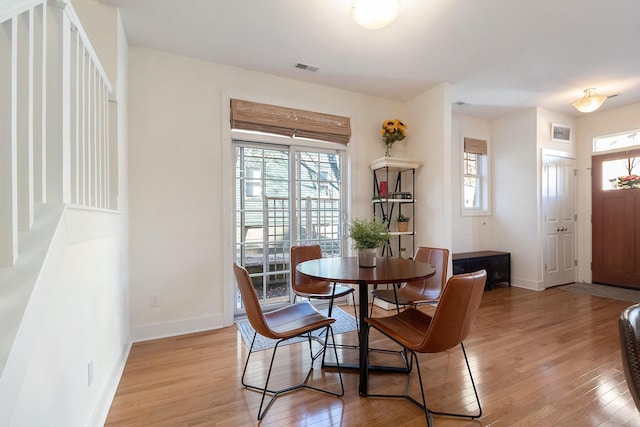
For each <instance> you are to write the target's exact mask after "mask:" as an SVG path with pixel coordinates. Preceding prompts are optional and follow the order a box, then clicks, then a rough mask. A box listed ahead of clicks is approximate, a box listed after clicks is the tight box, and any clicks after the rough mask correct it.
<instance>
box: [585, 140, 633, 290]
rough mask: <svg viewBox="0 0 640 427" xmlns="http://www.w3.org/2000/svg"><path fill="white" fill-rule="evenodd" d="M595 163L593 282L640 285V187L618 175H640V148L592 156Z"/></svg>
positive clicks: (628, 285) (593, 182) (593, 179)
mask: <svg viewBox="0 0 640 427" xmlns="http://www.w3.org/2000/svg"><path fill="white" fill-rule="evenodd" d="M633 159H636V161H635V168H634V169H631V171H629V169H630V168H631V167H633V166H634V162H633ZM592 163H593V175H592V181H591V194H592V236H593V246H592V276H593V278H592V281H593V282H594V283H603V284H611V285H618V286H626V287H632V288H640V188H620V187H619V186H618V185H617V177H618V176H626V175H633V174H635V175H640V150H631V151H625V152H618V153H610V154H603V155H597V156H593V159H592ZM629 186H630V187H633V185H629Z"/></svg>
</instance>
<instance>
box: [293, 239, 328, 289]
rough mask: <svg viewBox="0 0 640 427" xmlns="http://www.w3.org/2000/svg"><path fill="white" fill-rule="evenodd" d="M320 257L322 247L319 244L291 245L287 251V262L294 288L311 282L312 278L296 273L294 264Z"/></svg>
mask: <svg viewBox="0 0 640 427" xmlns="http://www.w3.org/2000/svg"><path fill="white" fill-rule="evenodd" d="M319 258H322V248H321V247H320V245H310V246H291V251H290V253H289V264H290V268H291V274H290V276H291V287H292V288H293V289H294V290H295V289H296V287H298V286H304V285H307V284H309V283H313V280H312V279H309V278H308V277H306V276H303V275H302V274H300V273H298V270H296V266H297V265H298V264H300V263H301V262H304V261H309V260H311V259H319Z"/></svg>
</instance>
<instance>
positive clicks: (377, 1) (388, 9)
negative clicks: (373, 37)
mask: <svg viewBox="0 0 640 427" xmlns="http://www.w3.org/2000/svg"><path fill="white" fill-rule="evenodd" d="M399 13H400V0H353V5H352V6H351V18H353V20H354V21H356V23H357V24H358V25H360V26H361V27H363V28H366V29H368V30H378V29H380V28H384V27H386V26H387V25H389V24H391V23H392V22H393V21H394V20H395V19H396V18H397V17H398V14H399Z"/></svg>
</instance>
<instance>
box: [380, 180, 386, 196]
mask: <svg viewBox="0 0 640 427" xmlns="http://www.w3.org/2000/svg"><path fill="white" fill-rule="evenodd" d="M380 196H382V197H387V181H380Z"/></svg>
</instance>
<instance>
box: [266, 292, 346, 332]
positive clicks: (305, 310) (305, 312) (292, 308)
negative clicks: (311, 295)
mask: <svg viewBox="0 0 640 427" xmlns="http://www.w3.org/2000/svg"><path fill="white" fill-rule="evenodd" d="M264 318H265V321H266V323H267V325H268V326H269V328H270V329H271V331H272V332H273V334H271V335H269V336H267V338H273V339H282V338H293V337H295V336H297V335H300V334H303V333H305V332H310V331H314V330H316V329H319V328H322V327H324V326H327V325H330V324H332V323H333V322H335V321H336V319H333V318H331V317H327V316H325V315H323V314H321V313H320V312H318V310H316V309H315V307H313V306H312V305H311V304H310V303H309V302H308V301H303V302H299V303H297V304H293V305H289V306H286V307H282V308H280V309H278V310H274V311H270V312H268V313H264Z"/></svg>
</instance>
